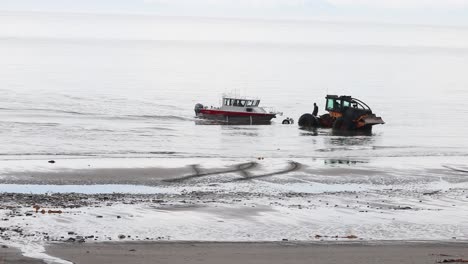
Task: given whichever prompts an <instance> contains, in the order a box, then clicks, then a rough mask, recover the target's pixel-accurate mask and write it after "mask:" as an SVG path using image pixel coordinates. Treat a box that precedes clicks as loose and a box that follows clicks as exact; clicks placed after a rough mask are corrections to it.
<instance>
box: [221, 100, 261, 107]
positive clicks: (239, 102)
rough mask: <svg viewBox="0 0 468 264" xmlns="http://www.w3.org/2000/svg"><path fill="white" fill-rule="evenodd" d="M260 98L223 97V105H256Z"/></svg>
mask: <svg viewBox="0 0 468 264" xmlns="http://www.w3.org/2000/svg"><path fill="white" fill-rule="evenodd" d="M259 104H260V100H249V99H236V98H223V106H236V107H258V105H259Z"/></svg>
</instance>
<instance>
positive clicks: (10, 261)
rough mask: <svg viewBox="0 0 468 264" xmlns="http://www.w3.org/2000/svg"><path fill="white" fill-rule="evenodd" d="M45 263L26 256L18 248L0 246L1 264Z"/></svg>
mask: <svg viewBox="0 0 468 264" xmlns="http://www.w3.org/2000/svg"><path fill="white" fill-rule="evenodd" d="M20 263H21V264H22V263H24V264H43V263H44V262H43V261H42V260H39V259H33V258H27V257H24V256H23V255H22V254H21V252H20V251H19V250H18V249H15V248H5V247H1V246H0V264H20Z"/></svg>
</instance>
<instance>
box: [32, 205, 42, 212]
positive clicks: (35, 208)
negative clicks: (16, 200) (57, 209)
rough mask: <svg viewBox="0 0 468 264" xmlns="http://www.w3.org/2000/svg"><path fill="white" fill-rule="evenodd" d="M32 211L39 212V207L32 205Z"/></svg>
mask: <svg viewBox="0 0 468 264" xmlns="http://www.w3.org/2000/svg"><path fill="white" fill-rule="evenodd" d="M33 209H34V210H36V213H37V212H39V209H41V207H40V206H39V205H37V204H36V205H33Z"/></svg>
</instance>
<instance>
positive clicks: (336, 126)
mask: <svg viewBox="0 0 468 264" xmlns="http://www.w3.org/2000/svg"><path fill="white" fill-rule="evenodd" d="M342 126H343V118H342V117H338V118H337V119H336V120H335V122H334V123H333V129H338V130H339V129H341V127H342Z"/></svg>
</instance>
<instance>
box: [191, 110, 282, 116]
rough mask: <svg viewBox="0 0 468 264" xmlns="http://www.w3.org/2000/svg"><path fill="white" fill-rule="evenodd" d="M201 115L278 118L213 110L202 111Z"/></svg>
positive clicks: (251, 113) (259, 114)
mask: <svg viewBox="0 0 468 264" xmlns="http://www.w3.org/2000/svg"><path fill="white" fill-rule="evenodd" d="M200 113H202V114H204V115H224V116H276V115H275V114H269V113H253V112H232V111H222V110H213V109H201V110H200Z"/></svg>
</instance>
